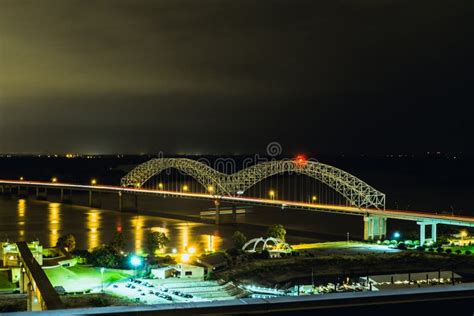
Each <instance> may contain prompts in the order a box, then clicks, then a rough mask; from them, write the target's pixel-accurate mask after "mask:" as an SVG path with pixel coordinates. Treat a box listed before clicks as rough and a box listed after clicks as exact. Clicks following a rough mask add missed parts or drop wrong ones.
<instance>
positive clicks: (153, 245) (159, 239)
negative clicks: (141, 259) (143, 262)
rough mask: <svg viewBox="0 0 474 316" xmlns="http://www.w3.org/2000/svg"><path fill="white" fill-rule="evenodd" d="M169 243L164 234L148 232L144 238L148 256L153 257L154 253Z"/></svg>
mask: <svg viewBox="0 0 474 316" xmlns="http://www.w3.org/2000/svg"><path fill="white" fill-rule="evenodd" d="M169 242H170V240H169V238H168V237H167V236H166V234H165V233H162V232H153V231H149V232H148V233H147V236H146V247H147V249H148V252H149V253H150V255H152V256H154V255H155V252H156V251H157V250H159V249H161V248H163V247H165V246H166V245H167V244H168V243H169Z"/></svg>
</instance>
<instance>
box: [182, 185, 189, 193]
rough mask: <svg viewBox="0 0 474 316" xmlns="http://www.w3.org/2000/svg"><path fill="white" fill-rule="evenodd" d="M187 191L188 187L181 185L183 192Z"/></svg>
mask: <svg viewBox="0 0 474 316" xmlns="http://www.w3.org/2000/svg"><path fill="white" fill-rule="evenodd" d="M188 190H189V187H188V186H187V185H186V184H185V185H183V192H188Z"/></svg>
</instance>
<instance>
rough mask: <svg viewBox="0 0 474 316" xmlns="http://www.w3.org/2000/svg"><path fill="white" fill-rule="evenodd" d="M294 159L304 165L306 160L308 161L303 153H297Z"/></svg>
mask: <svg viewBox="0 0 474 316" xmlns="http://www.w3.org/2000/svg"><path fill="white" fill-rule="evenodd" d="M295 161H296V163H297V164H299V165H304V164H305V163H306V161H308V159H307V158H306V156H305V155H298V156H296V158H295Z"/></svg>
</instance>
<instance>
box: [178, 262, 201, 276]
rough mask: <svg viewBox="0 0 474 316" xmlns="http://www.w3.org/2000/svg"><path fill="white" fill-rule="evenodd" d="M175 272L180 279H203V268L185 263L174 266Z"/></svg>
mask: <svg viewBox="0 0 474 316" xmlns="http://www.w3.org/2000/svg"><path fill="white" fill-rule="evenodd" d="M176 270H177V271H178V276H179V277H180V278H181V279H185V278H186V279H188V278H193V279H201V280H203V279H204V268H203V267H200V266H195V265H191V264H186V263H180V264H178V265H176Z"/></svg>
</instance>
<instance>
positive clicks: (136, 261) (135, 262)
mask: <svg viewBox="0 0 474 316" xmlns="http://www.w3.org/2000/svg"><path fill="white" fill-rule="evenodd" d="M130 263H131V264H132V266H133V267H134V268H135V277H137V268H138V267H139V266H140V265H141V264H142V259H141V258H140V257H139V256H137V255H133V256H132V258H131V259H130Z"/></svg>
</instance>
